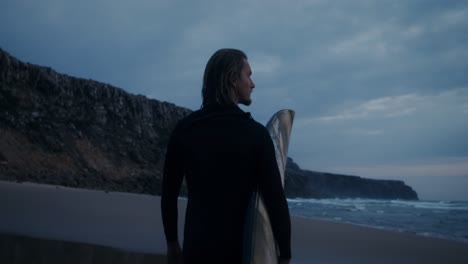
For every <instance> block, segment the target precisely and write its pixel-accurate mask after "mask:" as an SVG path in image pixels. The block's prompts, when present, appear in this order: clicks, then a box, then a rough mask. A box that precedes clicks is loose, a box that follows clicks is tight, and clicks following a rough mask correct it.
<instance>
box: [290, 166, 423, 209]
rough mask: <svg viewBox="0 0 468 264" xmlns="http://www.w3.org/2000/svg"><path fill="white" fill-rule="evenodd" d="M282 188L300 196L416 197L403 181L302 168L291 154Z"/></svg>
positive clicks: (291, 194) (295, 195)
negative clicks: (291, 157)
mask: <svg viewBox="0 0 468 264" xmlns="http://www.w3.org/2000/svg"><path fill="white" fill-rule="evenodd" d="M285 192H286V196H288V197H303V198H368V199H403V200H418V195H417V193H416V192H415V191H414V190H413V189H412V188H411V187H410V186H408V185H405V183H404V182H403V181H395V180H374V179H365V178H361V177H358V176H348V175H340V174H332V173H324V172H314V171H307V170H301V168H300V167H299V166H298V165H297V164H296V163H294V161H293V160H292V159H290V158H288V162H287V164H286V177H285Z"/></svg>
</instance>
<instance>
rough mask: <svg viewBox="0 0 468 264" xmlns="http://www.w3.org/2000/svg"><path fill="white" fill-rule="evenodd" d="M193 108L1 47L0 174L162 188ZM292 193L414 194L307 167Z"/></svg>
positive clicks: (292, 173) (292, 168)
mask: <svg viewBox="0 0 468 264" xmlns="http://www.w3.org/2000/svg"><path fill="white" fill-rule="evenodd" d="M190 112H191V110H189V109H185V108H182V107H178V106H175V105H174V104H171V103H166V102H160V101H158V100H154V99H148V98H146V97H144V96H141V95H132V94H129V93H127V92H125V91H124V90H122V89H120V88H116V87H113V86H111V85H108V84H103V83H99V82H96V81H93V80H85V79H80V78H74V77H71V76H67V75H64V74H59V73H57V72H55V71H54V70H52V69H50V68H46V67H40V66H36V65H32V64H29V63H23V62H21V61H18V60H17V59H15V58H14V57H12V56H10V55H9V54H8V53H6V52H4V51H3V50H1V49H0V180H9V181H30V182H38V183H49V184H57V185H64V186H70V187H80V188H92V189H103V190H109V191H123V192H136V193H148V194H159V193H160V188H161V186H160V184H161V176H162V174H161V172H162V167H163V162H164V154H165V152H166V150H165V149H166V144H167V141H168V138H169V135H170V132H171V131H172V129H173V127H174V126H175V124H176V122H177V121H178V120H179V119H181V118H182V117H184V116H186V115H187V114H189V113H190ZM286 175H287V177H286V193H287V195H288V196H289V197H314V198H328V197H340V198H344V197H368V198H400V199H415V198H417V196H416V194H415V193H414V191H412V190H411V188H409V187H408V186H406V185H404V183H403V182H396V181H377V180H366V179H362V178H359V177H353V176H343V175H335V174H329V173H318V172H310V171H304V170H301V169H300V168H299V166H297V165H296V164H294V163H293V162H292V160H290V162H289V163H288V168H287V173H286Z"/></svg>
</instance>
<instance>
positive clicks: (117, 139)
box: [0, 50, 191, 194]
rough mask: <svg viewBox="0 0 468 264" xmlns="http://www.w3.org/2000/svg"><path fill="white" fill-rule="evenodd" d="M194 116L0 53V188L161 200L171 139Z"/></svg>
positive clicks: (176, 108) (163, 103)
mask: <svg viewBox="0 0 468 264" xmlns="http://www.w3.org/2000/svg"><path fill="white" fill-rule="evenodd" d="M190 112H191V111H190V110H189V109H185V108H182V107H177V106H175V105H174V104H171V103H166V102H160V101H158V100H154V99H148V98H146V97H144V96H141V95H132V94H129V93H127V92H126V91H124V90H122V89H119V88H116V87H113V86H111V85H108V84H103V83H99V82H96V81H93V80H85V79H80V78H74V77H71V76H67V75H64V74H59V73H57V72H55V71H54V70H52V69H50V68H46V67H40V66H36V65H32V64H28V63H23V62H21V61H18V60H17V59H15V58H14V57H12V56H10V55H9V54H7V53H6V52H4V51H2V50H0V180H13V181H33V182H41V183H49V184H60V185H65V186H71V187H83V188H96V189H106V190H113V191H130V192H143V193H153V194H156V193H159V190H160V186H159V185H160V182H161V170H162V166H163V161H164V155H165V147H166V144H167V141H168V138H169V135H170V132H171V131H172V129H173V127H174V126H175V123H176V122H177V120H179V119H180V118H182V117H183V116H185V115H187V114H188V113H190Z"/></svg>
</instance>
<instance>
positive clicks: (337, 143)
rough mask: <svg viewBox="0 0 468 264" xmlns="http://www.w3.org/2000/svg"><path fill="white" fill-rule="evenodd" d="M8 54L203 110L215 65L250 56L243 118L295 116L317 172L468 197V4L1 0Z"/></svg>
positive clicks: (300, 148)
mask: <svg viewBox="0 0 468 264" xmlns="http://www.w3.org/2000/svg"><path fill="white" fill-rule="evenodd" d="M0 36H1V37H0V48H2V49H4V50H6V51H8V52H9V53H10V54H12V55H13V56H15V57H17V58H19V59H21V60H23V61H27V62H30V63H34V64H39V65H45V66H49V67H52V68H54V69H55V70H57V71H58V72H61V73H66V74H69V75H73V76H77V77H83V78H88V79H94V80H97V81H100V82H105V83H110V84H112V85H114V86H117V87H121V88H123V89H125V90H127V91H128V92H130V93H133V94H142V95H145V96H147V97H149V98H154V99H158V100H162V101H168V102H172V103H175V104H177V105H179V106H183V107H187V108H190V109H193V110H195V109H198V108H199V106H200V104H201V96H200V90H201V78H202V73H203V70H204V67H205V64H206V61H207V60H208V59H209V57H210V56H211V55H212V54H213V53H214V52H215V51H216V50H217V49H219V48H224V47H233V48H239V49H242V50H244V51H245V52H246V53H247V55H248V56H249V61H250V64H251V66H252V70H253V76H252V78H253V80H254V82H255V84H256V88H255V89H254V93H253V100H254V103H253V105H252V106H250V107H243V109H244V110H246V111H249V112H251V113H252V115H253V116H254V118H255V119H257V120H258V121H259V122H262V123H266V122H267V121H268V119H269V117H270V116H271V115H272V114H273V113H274V112H275V111H277V110H279V109H282V108H290V109H294V110H295V111H296V119H295V123H294V128H293V134H292V139H291V145H290V151H289V154H290V156H291V157H292V158H293V159H294V160H296V161H297V163H299V165H300V166H301V167H302V168H304V169H309V170H317V171H328V172H335V173H345V174H353V175H360V176H364V177H369V178H377V179H400V180H404V181H405V182H406V183H407V184H409V185H410V186H412V187H413V188H414V189H415V190H416V191H417V192H418V193H419V195H420V198H422V199H458V200H460V199H463V200H468V191H466V190H467V189H468V139H467V138H468V137H467V135H468V2H467V1H456V0H446V1H440V0H381V1H372V0H342V1H331V0H301V1H299V0H298V1H287V0H284V1H274V0H264V1H262V0H249V1H176V0H166V1H164V0H135V1H124V0H80V1H76V0H69V1H67V0H42V1H35V0H2V1H1V2H0Z"/></svg>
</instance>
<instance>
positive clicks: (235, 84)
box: [230, 77, 237, 89]
mask: <svg viewBox="0 0 468 264" xmlns="http://www.w3.org/2000/svg"><path fill="white" fill-rule="evenodd" d="M230 84H231V87H232V89H235V88H236V87H237V78H234V77H232V78H231V81H230Z"/></svg>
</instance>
